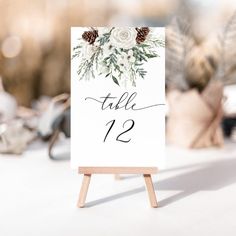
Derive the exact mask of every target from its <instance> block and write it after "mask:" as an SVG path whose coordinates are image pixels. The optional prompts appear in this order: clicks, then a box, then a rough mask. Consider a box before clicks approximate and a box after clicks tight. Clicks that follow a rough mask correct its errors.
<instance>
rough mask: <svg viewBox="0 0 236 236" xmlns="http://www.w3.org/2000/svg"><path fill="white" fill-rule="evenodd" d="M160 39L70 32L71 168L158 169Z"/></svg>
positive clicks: (142, 31) (143, 31) (134, 31)
mask: <svg viewBox="0 0 236 236" xmlns="http://www.w3.org/2000/svg"><path fill="white" fill-rule="evenodd" d="M82 35H83V37H82ZM138 36H139V37H138ZM142 36H143V37H142ZM164 38H165V29H164V28H148V27H142V28H129V27H127V28H117V27H113V28H103V27H102V28H100V27H99V28H96V29H94V28H84V27H72V28H71V44H72V60H71V93H72V94H71V97H72V102H71V107H72V115H71V165H72V168H78V167H95V166H96V167H159V168H160V167H161V166H163V162H164V156H165V153H164V150H165V48H164V47H165V46H164ZM89 40H90V41H89ZM139 40H141V41H139ZM89 63H90V64H89ZM141 74H142V75H143V77H142V75H141Z"/></svg>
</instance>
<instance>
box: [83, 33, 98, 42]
mask: <svg viewBox="0 0 236 236" xmlns="http://www.w3.org/2000/svg"><path fill="white" fill-rule="evenodd" d="M97 37H98V31H97V30H90V31H85V32H84V33H83V34H82V38H83V39H84V40H85V41H87V42H88V43H89V44H93V43H94V42H95V40H96V38H97Z"/></svg>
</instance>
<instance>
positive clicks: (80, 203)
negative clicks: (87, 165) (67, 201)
mask: <svg viewBox="0 0 236 236" xmlns="http://www.w3.org/2000/svg"><path fill="white" fill-rule="evenodd" d="M90 180H91V174H84V179H83V183H82V186H81V189H80V194H79V200H78V203H77V206H78V207H80V208H82V207H84V205H85V200H86V196H87V193H88V188H89V184H90Z"/></svg>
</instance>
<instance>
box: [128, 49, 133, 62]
mask: <svg viewBox="0 0 236 236" xmlns="http://www.w3.org/2000/svg"><path fill="white" fill-rule="evenodd" d="M133 54H134V53H133V50H129V51H128V54H127V60H128V61H129V62H130V63H134V62H135V57H134V56H133Z"/></svg>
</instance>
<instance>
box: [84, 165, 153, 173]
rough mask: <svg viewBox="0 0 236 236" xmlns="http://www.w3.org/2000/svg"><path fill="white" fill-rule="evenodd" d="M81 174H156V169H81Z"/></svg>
mask: <svg viewBox="0 0 236 236" xmlns="http://www.w3.org/2000/svg"><path fill="white" fill-rule="evenodd" d="M79 173H80V174H156V173H157V168H156V167H79Z"/></svg>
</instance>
